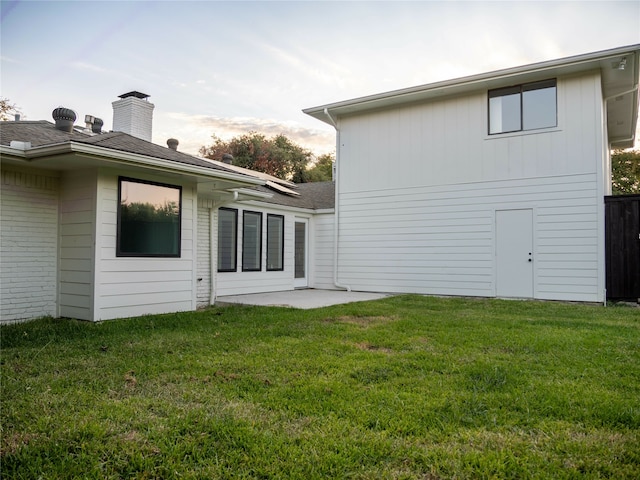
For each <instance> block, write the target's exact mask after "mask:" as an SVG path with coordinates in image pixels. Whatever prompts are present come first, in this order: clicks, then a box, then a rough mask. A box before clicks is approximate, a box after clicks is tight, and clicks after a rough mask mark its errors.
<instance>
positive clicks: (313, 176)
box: [307, 153, 335, 182]
mask: <svg viewBox="0 0 640 480" xmlns="http://www.w3.org/2000/svg"><path fill="white" fill-rule="evenodd" d="M334 161H335V160H334V158H333V154H331V153H326V154H324V155H321V156H320V157H318V159H317V160H316V163H315V164H314V165H313V166H312V167H311V168H309V169H307V182H328V181H331V180H332V179H333V162H334Z"/></svg>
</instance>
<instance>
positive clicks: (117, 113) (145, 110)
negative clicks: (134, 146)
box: [111, 91, 155, 142]
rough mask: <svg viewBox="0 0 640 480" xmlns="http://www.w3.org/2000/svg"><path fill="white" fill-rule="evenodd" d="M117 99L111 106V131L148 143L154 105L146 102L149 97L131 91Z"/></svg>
mask: <svg viewBox="0 0 640 480" xmlns="http://www.w3.org/2000/svg"><path fill="white" fill-rule="evenodd" d="M119 98H120V100H116V101H115V102H113V103H112V104H111V105H112V106H113V131H114V132H124V133H128V134H129V135H132V136H134V137H138V138H141V139H142V140H146V141H147V142H150V141H151V127H152V121H153V107H154V106H155V105H154V104H153V103H151V102H149V101H148V100H147V99H148V98H149V95H147V94H146V93H140V92H135V91H133V92H129V93H125V94H122V95H119Z"/></svg>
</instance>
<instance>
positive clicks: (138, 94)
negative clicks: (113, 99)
mask: <svg viewBox="0 0 640 480" xmlns="http://www.w3.org/2000/svg"><path fill="white" fill-rule="evenodd" d="M129 97H135V98H139V99H141V100H144V99H145V98H149V95H147V94H146V93H141V92H136V91H135V90H134V91H132V92H128V93H123V94H122V95H118V98H129Z"/></svg>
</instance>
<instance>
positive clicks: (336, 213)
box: [324, 108, 351, 292]
mask: <svg viewBox="0 0 640 480" xmlns="http://www.w3.org/2000/svg"><path fill="white" fill-rule="evenodd" d="M324 114H325V115H326V116H327V118H329V120H330V121H331V124H332V125H333V128H335V129H336V168H335V172H336V173H335V200H334V207H333V212H334V213H333V284H334V285H335V286H336V287H337V288H342V289H345V290H346V291H347V292H350V291H351V287H350V286H349V285H344V284H342V283H340V282H339V281H338V237H339V235H338V233H339V232H338V229H339V225H340V222H339V220H340V213H339V212H340V207H339V205H340V202H339V201H338V196H339V192H340V188H339V185H340V162H339V161H338V157H339V155H340V129H339V128H338V124H337V123H336V121H335V120H334V119H333V117H332V116H331V114H330V113H329V109H328V108H325V109H324Z"/></svg>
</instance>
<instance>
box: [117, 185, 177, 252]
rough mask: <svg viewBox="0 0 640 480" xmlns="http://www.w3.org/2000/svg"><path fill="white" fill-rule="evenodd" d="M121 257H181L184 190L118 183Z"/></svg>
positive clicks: (118, 242)
mask: <svg viewBox="0 0 640 480" xmlns="http://www.w3.org/2000/svg"><path fill="white" fill-rule="evenodd" d="M118 198H119V203H118V227H117V229H118V230H117V240H116V256H118V257H179V256H180V231H181V229H180V225H181V216H182V206H181V204H182V187H179V186H174V185H164V184H161V183H154V182H146V181H144V180H135V179H133V178H125V177H120V178H119V179H118Z"/></svg>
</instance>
